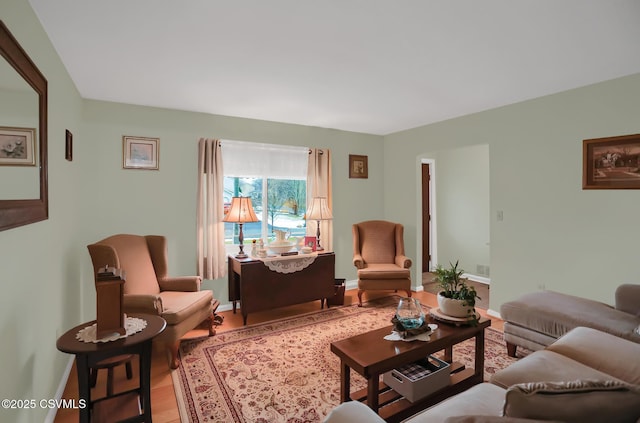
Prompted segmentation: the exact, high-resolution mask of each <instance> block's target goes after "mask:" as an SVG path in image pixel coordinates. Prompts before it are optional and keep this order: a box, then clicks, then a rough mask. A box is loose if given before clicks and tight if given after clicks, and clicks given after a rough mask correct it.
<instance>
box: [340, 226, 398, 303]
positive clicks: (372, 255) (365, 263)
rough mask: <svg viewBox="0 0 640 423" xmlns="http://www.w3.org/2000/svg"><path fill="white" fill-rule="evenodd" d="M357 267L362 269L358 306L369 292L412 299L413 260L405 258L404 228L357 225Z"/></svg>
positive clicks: (354, 260) (354, 246)
mask: <svg viewBox="0 0 640 423" xmlns="http://www.w3.org/2000/svg"><path fill="white" fill-rule="evenodd" d="M352 232H353V265H354V266H356V267H357V268H358V305H359V306H362V294H363V292H364V291H369V290H395V291H397V290H401V291H405V292H406V293H407V296H409V297H411V272H410V270H409V269H411V260H410V259H409V258H407V257H406V256H405V255H404V227H403V226H402V225H401V224H399V223H393V222H387V221H384V220H368V221H366V222H360V223H356V224H354V225H353V227H352Z"/></svg>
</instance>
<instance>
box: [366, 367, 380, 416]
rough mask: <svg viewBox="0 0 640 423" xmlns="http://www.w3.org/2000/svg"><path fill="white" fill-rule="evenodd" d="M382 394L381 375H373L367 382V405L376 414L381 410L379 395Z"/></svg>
mask: <svg viewBox="0 0 640 423" xmlns="http://www.w3.org/2000/svg"><path fill="white" fill-rule="evenodd" d="M379 394H380V375H373V376H372V377H371V378H370V379H369V380H368V381H367V404H368V405H369V408H371V409H372V410H373V411H375V412H376V413H377V412H378V408H379V401H378V395H379Z"/></svg>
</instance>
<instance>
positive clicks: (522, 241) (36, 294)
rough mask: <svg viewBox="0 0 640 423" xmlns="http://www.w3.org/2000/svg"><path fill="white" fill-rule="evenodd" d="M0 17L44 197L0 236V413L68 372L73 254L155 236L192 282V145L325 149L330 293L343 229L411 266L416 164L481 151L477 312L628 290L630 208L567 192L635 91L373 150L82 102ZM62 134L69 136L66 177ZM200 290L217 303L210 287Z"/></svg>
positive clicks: (12, 415) (24, 14)
mask: <svg viewBox="0 0 640 423" xmlns="http://www.w3.org/2000/svg"><path fill="white" fill-rule="evenodd" d="M0 16H1V17H2V20H3V21H4V22H5V24H6V25H7V26H8V27H9V29H10V30H11V31H12V33H13V34H14V35H15V36H16V37H17V38H18V39H19V40H20V42H21V44H22V46H23V47H24V49H25V50H26V51H27V53H28V54H29V56H30V57H31V58H32V59H33V61H34V62H35V63H36V65H37V66H38V67H39V68H40V70H41V71H42V73H43V74H44V75H45V76H46V78H47V80H48V83H49V131H48V132H49V193H50V210H49V215H50V218H49V219H48V220H46V221H43V222H39V223H36V224H32V225H28V226H23V227H19V228H15V229H11V230H7V231H2V232H0V257H1V258H0V278H1V280H2V281H3V282H4V284H3V293H2V295H1V296H0V322H2V323H1V325H0V337H2V340H3V342H2V346H0V356H1V357H2V358H3V360H2V361H1V362H0V374H2V375H3V378H2V382H1V383H0V396H1V397H2V398H14V399H25V398H35V399H46V398H51V397H53V396H54V394H55V392H56V389H57V388H58V385H59V383H60V380H61V378H62V376H63V373H64V370H65V368H66V365H67V363H68V360H69V357H68V356H67V355H65V354H63V353H60V352H58V351H57V350H56V348H55V342H56V339H57V336H58V335H59V334H60V333H61V332H62V331H64V330H66V329H68V328H70V327H72V326H74V325H76V324H78V323H80V322H82V321H85V320H87V319H90V318H93V317H94V313H95V311H94V287H93V278H92V275H91V266H90V259H89V256H88V253H87V250H86V245H87V244H88V243H90V242H93V241H95V240H98V239H100V238H101V237H103V236H106V235H110V234H113V233H115V232H136V233H161V234H165V235H167V236H168V238H169V241H170V244H169V249H170V251H169V256H170V263H169V265H170V270H171V273H172V274H174V275H181V274H193V273H194V271H195V263H194V255H195V223H194V221H193V216H194V215H195V185H196V172H195V166H194V164H195V160H196V142H197V139H198V138H199V137H201V136H208V137H219V138H228V139H237V140H244V141H256V142H267V143H282V144H291V145H305V146H311V147H324V148H329V149H331V151H332V154H333V167H332V169H333V178H334V186H333V190H334V192H333V198H334V216H335V220H334V249H335V250H336V253H337V266H336V276H338V277H343V278H347V279H354V278H355V271H354V268H353V266H352V265H351V224H352V223H353V222H356V221H361V220H367V219H378V218H386V219H389V220H394V221H398V222H401V223H403V224H405V230H406V243H407V250H408V251H407V252H408V255H409V256H410V257H416V258H417V257H418V256H417V252H418V241H419V236H418V234H419V229H420V228H419V221H418V218H417V217H418V204H417V199H419V187H418V181H419V176H418V169H419V163H420V158H422V157H425V154H427V153H429V152H433V151H440V150H445V149H447V148H460V147H465V146H476V145H480V144H486V145H488V146H489V151H490V162H491V169H490V199H491V217H492V218H491V234H490V235H491V270H492V285H493V286H492V298H491V301H492V302H491V306H492V308H496V309H497V307H498V306H499V304H501V303H502V302H504V301H506V300H508V299H510V298H512V297H513V296H515V295H517V294H519V293H522V292H526V291H531V290H535V289H538V287H539V286H540V285H541V284H545V285H546V287H547V288H551V289H556V290H559V291H565V292H576V293H578V294H580V295H583V296H586V297H591V298H595V299H601V300H603V301H607V302H612V296H613V288H614V286H615V285H617V284H618V283H620V282H635V281H637V273H638V272H637V270H635V268H634V266H633V263H635V261H636V260H635V259H636V256H637V245H636V244H637V242H636V240H637V239H638V238H639V237H638V235H639V234H638V232H639V229H638V225H637V224H636V223H635V222H636V219H635V218H636V216H637V211H638V208H639V207H638V206H639V205H640V197H638V194H637V192H636V191H582V190H581V188H580V187H581V157H582V150H581V148H582V147H581V145H582V144H581V140H582V139H585V138H593V137H599V136H607V135H617V134H628V133H637V132H640V131H639V130H638V124H637V122H638V120H637V116H638V115H639V112H640V95H639V94H640V92H639V91H640V75H635V76H632V77H628V78H622V79H619V80H615V81H611V82H607V83H602V84H598V85H595V86H592V87H587V88H583V89H579V90H574V91H570V92H567V93H562V94H558V95H554V96H549V97H545V98H541V99H537V100H533V101H529V102H524V103H520V104H517V105H513V106H509V107H505V108H501V109H497V110H492V111H488V112H484V113H479V114H475V115H472V116H467V117H464V118H459V119H454V120H450V121H446V122H441V123H438V124H434V125H428V126H425V127H421V128H417V129H414V130H410V131H405V132H401V133H397V134H391V135H389V136H386V137H377V136H371V135H364V134H356V133H349V132H343V131H337V130H330V129H321V128H314V127H305V126H297V125H286V124H278V123H271V122H264V121H256V120H248V119H237V118H229V117H220V116H211V115H204V114H198V113H187V112H177V111H168V110H162V109H153V108H147V107H137V106H128V105H122V104H113V103H105V102H97V101H83V100H82V99H81V98H80V97H79V95H78V93H77V91H76V89H75V87H74V85H73V84H72V82H71V80H70V78H69V76H68V74H67V73H66V70H65V69H64V66H63V65H62V64H61V62H60V60H59V58H58V56H57V54H56V52H55V50H54V49H53V47H52V46H51V44H50V42H49V40H48V38H47V36H46V34H45V33H44V31H43V30H42V28H41V26H40V23H39V21H38V19H37V17H36V16H35V14H34V13H33V11H32V9H31V7H30V6H29V4H28V2H27V0H3V1H2V2H1V3H0ZM65 129H69V130H70V131H71V132H72V133H73V135H74V159H73V161H72V162H68V161H66V160H65V159H64V134H65ZM122 135H138V136H149V137H159V138H160V170H159V171H135V170H124V169H122V138H121V137H122ZM350 153H351V154H363V155H367V156H368V157H369V179H349V178H348V155H349V154H350ZM497 210H503V211H504V221H503V222H499V223H498V222H496V221H495V218H494V217H495V212H496V211H497ZM416 261H418V260H416ZM417 264H418V263H417ZM416 268H419V267H418V266H417V265H416V266H414V269H413V272H414V274H413V278H414V281H416V282H414V285H415V286H417V284H418V282H417V281H418V279H417V278H416V274H415V273H416V272H415V269H416ZM205 287H206V288H210V289H213V290H214V293H215V295H216V297H218V298H220V299H221V300H223V301H224V300H226V295H227V293H226V282H225V281H224V280H216V281H206V283H205ZM47 411H48V410H31V411H20V412H17V411H11V410H0V420H1V421H12V422H40V421H43V419H44V418H45V415H46V414H47Z"/></svg>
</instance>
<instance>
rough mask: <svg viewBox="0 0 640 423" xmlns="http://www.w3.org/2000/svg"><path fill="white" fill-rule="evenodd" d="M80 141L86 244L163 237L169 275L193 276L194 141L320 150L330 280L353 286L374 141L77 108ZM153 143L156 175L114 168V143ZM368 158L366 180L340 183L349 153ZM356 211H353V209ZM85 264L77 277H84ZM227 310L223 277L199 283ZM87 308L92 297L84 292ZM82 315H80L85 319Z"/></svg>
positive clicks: (374, 205)
mask: <svg viewBox="0 0 640 423" xmlns="http://www.w3.org/2000/svg"><path fill="white" fill-rule="evenodd" d="M83 121H84V124H83V129H82V132H83V133H84V134H88V135H87V137H86V138H85V139H82V140H80V141H79V142H78V156H79V157H78V162H79V163H80V165H81V166H82V167H83V172H85V173H86V175H87V178H86V184H85V186H84V193H85V196H86V198H87V201H84V202H83V206H82V207H83V215H84V216H87V217H88V221H87V223H88V226H87V228H86V230H85V231H84V233H83V237H84V240H85V242H86V243H90V242H92V241H96V240H99V239H101V238H103V237H105V236H108V235H110V234H113V233H119V232H132V233H140V234H147V233H149V234H150V233H154V234H156V233H158V234H164V235H166V236H167V237H168V241H169V260H170V263H169V269H170V272H171V273H172V274H174V275H191V274H195V272H196V261H195V254H196V232H195V215H196V207H195V206H196V184H197V169H196V168H197V142H198V139H199V138H200V137H212V138H221V139H233V140H241V141H253V142H264V143H274V144H287V145H300V146H308V147H318V148H328V149H330V150H331V154H332V163H333V165H332V172H333V203H334V204H333V214H334V220H333V224H334V250H335V251H336V277H342V278H346V279H355V277H356V276H355V267H353V265H352V246H351V224H352V223H353V222H356V221H360V220H365V219H368V218H382V217H383V216H382V193H381V190H380V186H381V185H382V181H383V171H382V150H383V148H382V147H383V144H382V137H378V136H373V135H366V134H358V133H352V132H344V131H337V130H331V129H322V128H313V127H306V126H299V125H287V124H281V123H273V122H265V121H257V120H250V119H241V118H231V117H222V116H212V115H207V114H199V113H192V112H179V111H171V110H166V109H154V108H149V107H138V106H131V105H124V104H116V103H107V102H99V101H85V102H84V114H83ZM123 135H134V136H145V137H157V138H160V148H159V150H160V170H159V171H148V170H131V169H122V136H123ZM350 153H351V154H363V155H367V156H368V157H369V175H370V177H369V179H365V180H362V179H349V178H348V157H349V154H350ZM353 204H357V205H358V206H357V207H353V206H352V205H353ZM90 266H91V263H90V261H89V260H85V262H84V272H90V271H91V268H90ZM204 286H205V287H206V288H209V289H213V291H214V295H215V296H216V298H218V299H220V301H221V302H222V303H223V305H224V304H225V303H228V292H227V281H226V278H224V279H218V280H214V281H205V282H204ZM85 298H86V299H87V301H86V302H85V303H86V304H92V300H93V299H94V298H95V297H94V292H93V291H87V292H86V297H85ZM90 311H92V309H91V308H89V309H88V310H85V311H84V312H83V315H85V316H88V314H87V312H90Z"/></svg>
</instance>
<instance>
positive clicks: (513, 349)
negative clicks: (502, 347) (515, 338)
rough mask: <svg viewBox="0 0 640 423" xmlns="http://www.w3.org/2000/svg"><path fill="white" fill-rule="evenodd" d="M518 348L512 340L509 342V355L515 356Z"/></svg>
mask: <svg viewBox="0 0 640 423" xmlns="http://www.w3.org/2000/svg"><path fill="white" fill-rule="evenodd" d="M517 348H518V346H517V345H516V344H512V343H511V342H507V355H508V356H509V357H515V356H516V349H517Z"/></svg>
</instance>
